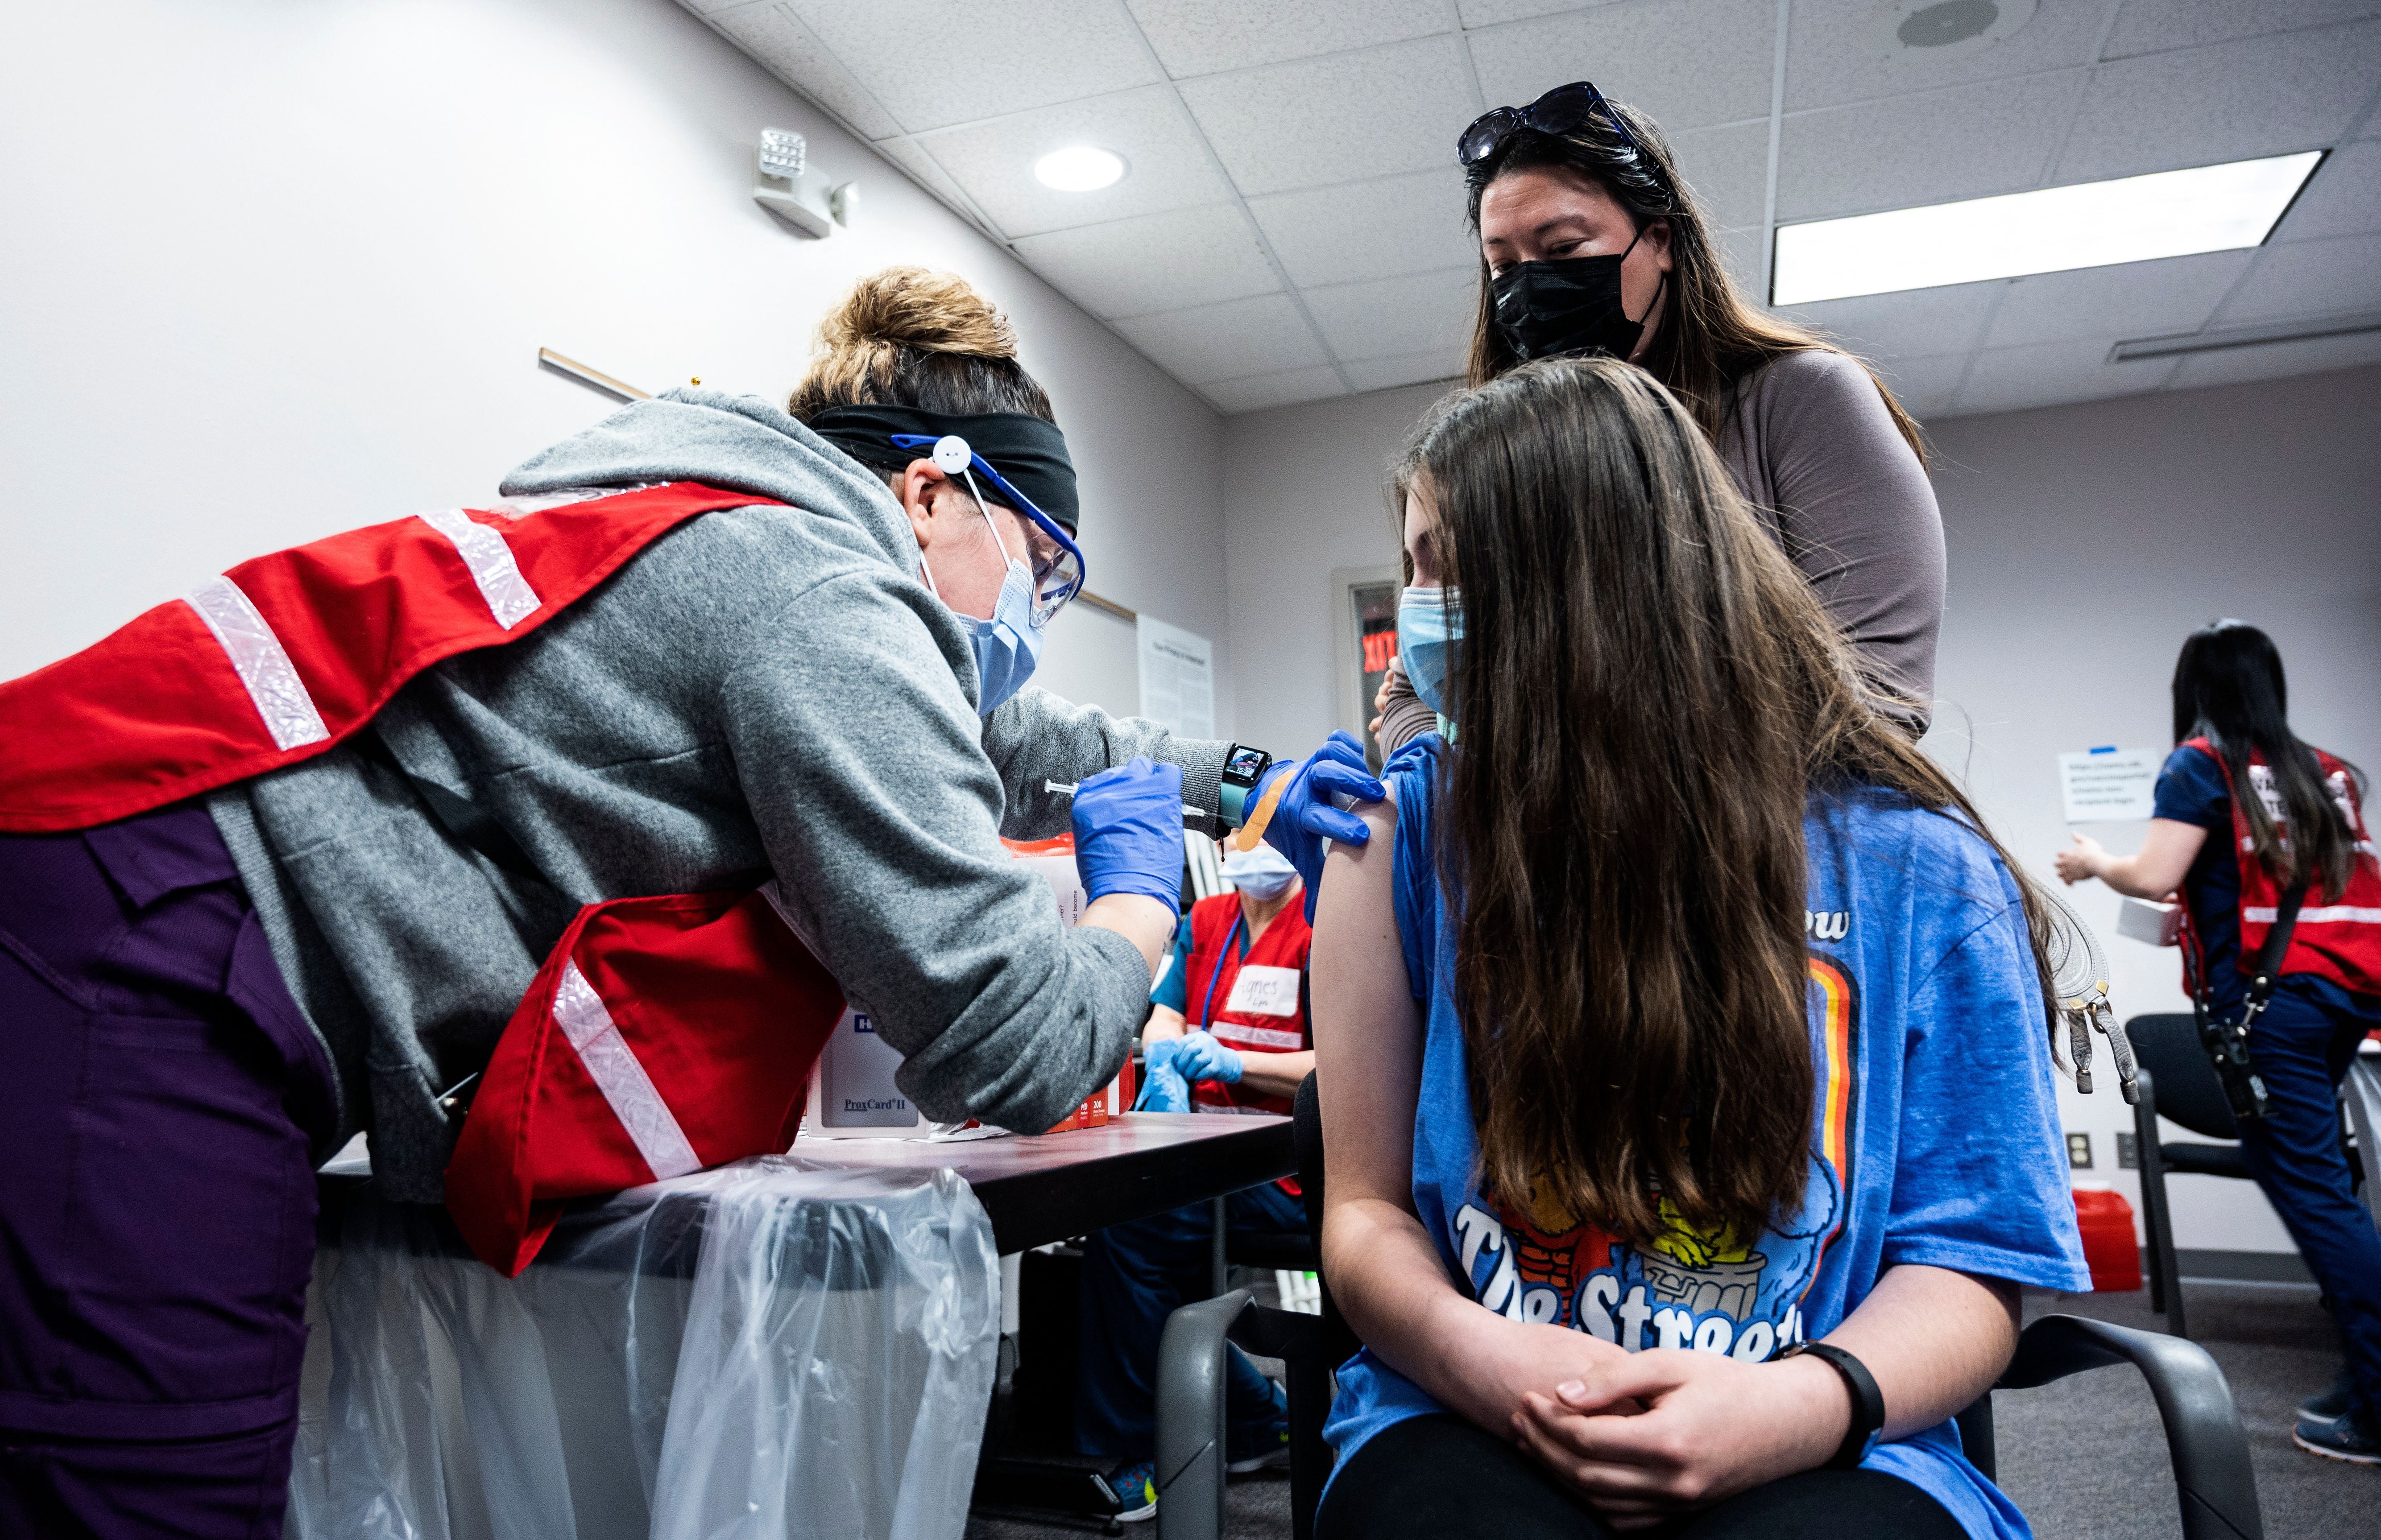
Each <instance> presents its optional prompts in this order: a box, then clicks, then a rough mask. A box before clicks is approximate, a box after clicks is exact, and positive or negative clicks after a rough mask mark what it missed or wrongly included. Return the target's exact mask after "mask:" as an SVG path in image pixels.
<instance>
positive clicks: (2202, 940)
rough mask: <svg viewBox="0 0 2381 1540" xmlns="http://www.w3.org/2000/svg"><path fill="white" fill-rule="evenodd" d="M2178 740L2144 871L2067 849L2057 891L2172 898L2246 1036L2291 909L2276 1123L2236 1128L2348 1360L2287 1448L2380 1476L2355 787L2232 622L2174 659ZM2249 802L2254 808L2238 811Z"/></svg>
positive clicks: (2212, 983)
mask: <svg viewBox="0 0 2381 1540" xmlns="http://www.w3.org/2000/svg"><path fill="white" fill-rule="evenodd" d="M2174 735H2175V739H2176V742H2177V744H2178V746H2177V747H2176V749H2175V751H2174V752H2173V753H2172V754H2170V755H2168V756H2167V761H2166V767H2165V769H2163V770H2160V771H2159V772H2158V782H2157V806H2156V810H2155V814H2154V815H2153V816H2152V818H2151V819H2150V828H2149V837H2148V838H2147V839H2145V840H2144V841H2143V843H2142V848H2141V851H2140V853H2139V854H2138V855H2126V856H2116V855H2109V854H2108V853H2107V852H2106V850H2104V849H2102V848H2101V846H2100V843H2099V842H2098V841H2096V840H2091V839H2086V838H2085V837H2083V836H2082V835H2081V834H2078V835H2077V836H2075V843H2074V845H2073V846H2072V847H2071V848H2070V849H2067V850H2063V851H2060V852H2059V853H2058V856H2057V865H2058V875H2059V877H2060V878H2061V879H2064V880H2066V881H2068V882H2070V883H2073V882H2079V881H2082V879H2085V878H2090V877H2096V878H2098V879H2100V880H2101V881H2103V882H2106V884H2107V885H2108V886H2109V887H2111V888H2114V889H2116V890H2117V891H2118V892H2120V893H2130V894H2131V895H2132V896H2133V897H2135V898H2144V899H2163V898H2166V897H2167V895H2169V894H2171V893H2173V892H2174V891H2176V890H2177V889H2178V888H2179V889H2180V890H2181V892H2182V900H2183V913H2184V917H2185V920H2186V922H2187V930H2188V933H2187V937H2186V943H2185V945H2184V948H2183V969H2184V985H2185V987H2186V988H2189V989H2190V990H2191V991H2192V996H2193V998H2194V999H2195V1000H2197V1001H2198V1002H2199V1003H2200V1005H2201V1007H2202V1009H2204V1010H2205V1011H2206V1012H2207V1013H2209V1016H2210V1019H2211V1020H2215V1021H2224V1022H2230V1021H2239V1020H2240V1019H2241V1010H2242V1006H2243V1003H2244V1001H2245V1000H2246V998H2247V995H2248V983H2247V980H2246V979H2245V978H2244V977H2243V976H2242V974H2243V970H2242V968H2241V949H2242V948H2243V947H2244V946H2245V947H2247V948H2250V949H2251V950H2252V951H2253V952H2254V951H2255V950H2256V949H2259V948H2262V947H2263V946H2265V940H2266V938H2267V936H2268V935H2269V934H2270V933H2271V932H2272V930H2273V928H2274V927H2275V925H2276V924H2277V920H2278V915H2277V910H2278V909H2280V908H2282V907H2286V906H2288V904H2289V902H2290V898H2291V895H2292V894H2293V892H2294V891H2298V890H2303V891H2300V892H2299V893H2298V896H2299V897H2300V899H2301V900H2302V907H2301V908H2300V911H2299V915H2298V920H2297V924H2296V927H2295V928H2293V929H2292V931H2291V932H2290V937H2289V951H2288V952H2285V953H2284V954H2283V956H2282V957H2281V958H2280V960H2279V961H2280V968H2279V977H2278V978H2277V982H2276V984H2275V987H2274V993H2273V998H2272V1000H2270V1001H2269V1002H2268V1003H2267V1004H2266V1005H2265V1009H2264V1010H2263V1011H2262V1012H2260V1013H2258V1015H2257V1017H2256V1019H2255V1020H2254V1022H2253V1023H2252V1024H2251V1025H2250V1029H2249V1059H2250V1062H2251V1064H2252V1065H2253V1067H2254V1069H2255V1070H2256V1072H2257V1073H2258V1074H2259V1076H2260V1077H2262V1078H2263V1079H2264V1081H2265V1091H2266V1097H2267V1107H2268V1110H2267V1113H2266V1115H2265V1117H2263V1118H2249V1119H2243V1120H2241V1158H2243V1160H2245V1161H2246V1162H2247V1164H2248V1167H2249V1172H2250V1174H2251V1175H2252V1176H2253V1177H2255V1178H2256V1179H2257V1185H2258V1186H2259V1187H2261V1188H2263V1189H2264V1190H2265V1196H2266V1198H2267V1199H2268V1200H2269V1201H2271V1202H2272V1204H2273V1206H2274V1211H2275V1212H2276V1213H2277V1214H2279V1215H2281V1217H2282V1222H2283V1223H2284V1224H2286V1225H2288V1226H2289V1231H2290V1238H2291V1239H2292V1240H2293V1241H2295V1242H2297V1243H2298V1248H2299V1255H2302V1256H2303V1257H2305V1258H2306V1262H2307V1267H2309V1269H2310V1270H2312V1271H2313V1272H2314V1276H2315V1281H2316V1282H2318V1283H2320V1284H2322V1285H2323V1291H2324V1294H2325V1296H2326V1298H2328V1299H2329V1300H2330V1301H2331V1308H2332V1313H2333V1315H2334V1316H2336V1317H2337V1318H2338V1322H2339V1329H2340V1335H2341V1336H2342V1338H2344V1339H2345V1340H2346V1343H2347V1348H2348V1364H2347V1367H2346V1368H2345V1370H2344V1371H2343V1372H2342V1373H2341V1375H2340V1377H2339V1380H2338V1383H2337V1384H2335V1385H2334V1386H2333V1387H2332V1388H2331V1389H2330V1390H2329V1391H2327V1392H2326V1393H2325V1394H2324V1395H2321V1396H2318V1397H2316V1398H2314V1400H2313V1401H2308V1402H2307V1403H2305V1404H2304V1405H2302V1406H2301V1407H2300V1408H2299V1413H2300V1420H2299V1425H2298V1427H2297V1429H2296V1432H2295V1437H2296V1439H2297V1442H2298V1445H2299V1447H2300V1448H2301V1449H2306V1450H2308V1451H2309V1452H2311V1453H2314V1454H2320V1455H2327V1456H2329V1457H2330V1458H2332V1459H2335V1460H2348V1461H2356V1462H2357V1463H2360V1464H2366V1465H2372V1464H2381V1234H2376V1233H2375V1231H2374V1228H2373V1219H2372V1216H2371V1215H2370V1214H2369V1213H2367V1212H2366V1211H2365V1208H2364V1206H2363V1204H2361V1203H2359V1202H2358V1201H2357V1199H2356V1194H2355V1190H2354V1184H2353V1182H2352V1180H2351V1178H2350V1172H2349V1169H2348V1157H2347V1155H2346V1154H2345V1152H2343V1151H2342V1150H2341V1149H2340V1147H2339V1105H2338V1085H2339V1083H2340V1081H2341V1079H2342V1078H2344V1077H2345V1076H2346V1075H2347V1073H2348V1067H2349V1065H2350V1063H2351V1062H2353V1061H2354V1060H2355V1057H2356V1047H2357V1044H2359V1043H2360V1042H2362V1041H2363V1038H2364V1035H2365V1034H2366V1033H2367V1032H2370V1031H2372V1030H2374V1029H2375V1028H2376V1027H2381V917H2376V916H2381V862H2376V861H2375V857H2374V854H2373V846H2372V843H2371V837H2370V836H2369V835H2368V834H2366V832H2365V830H2364V815H2363V799H2362V796H2361V793H2360V787H2359V785H2358V782H2359V779H2360V777H2359V775H2358V773H2357V771H2356V770H2354V769H2353V768H2352V767H2350V766H2349V765H2347V764H2345V763H2343V762H2342V761H2340V760H2338V759H2337V758H2333V757H2332V756H2331V755H2328V754H2326V753H2325V752H2324V751H2323V750H2321V749H2319V748H2316V747H2315V746H2314V745H2312V744H2308V743H2305V742H2303V741H2302V740H2301V739H2300V738H2299V737H2298V735H2297V734H2294V733H2292V732H2291V731H2290V722H2289V688H2288V686H2287V685H2286V684H2285V682H2284V680H2283V677H2282V655H2281V653H2280V652H2279V651H2278V650H2277V649H2276V648H2275V646H2274V644H2273V641H2272V639H2271V638H2270V637H2267V636H2266V635H2265V633H2264V632H2263V631H2260V630H2258V629H2257V628H2256V627H2255V626H2253V625H2247V624H2242V623H2241V622H2240V621H2237V620H2220V621H2217V622H2216V623H2215V624H2212V625H2206V626H2203V627H2201V628H2200V629H2199V630H2197V631H2194V632H2192V634H2191V636H2190V637H2189V638H2188V639H2187V640H2185V641H2184V642H2183V644H2182V656H2181V657H2180V659H2179V660H2177V661H2176V663H2175V666H2174ZM2243 786H2251V787H2254V788H2255V790H2256V795H2254V796H2241V795H2240V794H2239V793H2240V791H2241V788H2243ZM2210 834H2213V835H2214V836H2215V838H2213V839H2210V838H2209V837H2208V836H2209V835H2210Z"/></svg>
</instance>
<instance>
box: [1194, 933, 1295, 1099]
mask: <svg viewBox="0 0 2381 1540" xmlns="http://www.w3.org/2000/svg"><path fill="white" fill-rule="evenodd" d="M1244 928H1245V927H1244V925H1243V923H1242V920H1241V916H1240V895H1239V893H1237V892H1228V893H1218V894H1216V895H1215V897H1214V898H1203V899H1201V900H1200V901H1199V902H1198V903H1194V904H1192V905H1191V960H1190V967H1189V969H1188V971H1187V972H1186V973H1185V975H1184V976H1183V985H1184V988H1185V989H1186V991H1187V992H1186V994H1185V995H1184V997H1183V1004H1184V1005H1185V1006H1187V1007H1188V1010H1186V1011H1185V1012H1184V1015H1185V1017H1186V1018H1187V1019H1188V1020H1189V1022H1190V1024H1191V1026H1193V1027H1204V1028H1206V1029H1207V1030H1208V1031H1210V1032H1213V1033H1214V1034H1215V1040H1216V1041H1217V1042H1220V1043H1222V1044H1223V1045H1224V1046H1225V1047H1226V1048H1228V1049H1236V1050H1238V1051H1239V1052H1243V1053H1248V1052H1254V1053H1296V1052H1298V1051H1299V1050H1300V1049H1309V1048H1313V1046H1314V1042H1313V1037H1311V1036H1310V1034H1309V1032H1308V1029H1307V1025H1306V1011H1305V1002H1304V1000H1302V999H1301V991H1300V988H1299V985H1300V980H1302V979H1303V978H1304V977H1305V976H1306V953H1307V949H1308V948H1309V947H1310V946H1311V945H1312V944H1313V940H1314V932H1313V930H1312V929H1310V928H1308V926H1307V923H1306V906H1305V905H1304V904H1302V903H1292V904H1290V905H1289V906H1288V907H1287V908H1285V909H1284V910H1282V912H1281V913H1280V914H1278V915H1276V916H1274V917H1273V923H1272V924H1271V925H1268V926H1266V927H1265V928H1264V935H1262V936H1260V937H1258V938H1257V940H1256V944H1255V945H1254V946H1252V947H1251V948H1249V951H1248V955H1247V956H1245V957H1243V956H1239V955H1237V953H1238V952H1239V939H1240V935H1241V932H1242V930H1243V929H1244ZM1290 1105H1291V1102H1290V1098H1289V1097H1269V1096H1262V1095H1260V1094H1258V1093H1257V1092H1254V1091H1249V1090H1243V1089H1242V1088H1241V1087H1239V1086H1238V1085H1218V1084H1216V1083H1215V1082H1214V1081H1201V1082H1199V1083H1198V1084H1197V1085H1193V1086H1191V1107H1192V1109H1193V1110H1197V1111H1201V1112H1281V1113H1287V1112H1288V1111H1289V1110H1290Z"/></svg>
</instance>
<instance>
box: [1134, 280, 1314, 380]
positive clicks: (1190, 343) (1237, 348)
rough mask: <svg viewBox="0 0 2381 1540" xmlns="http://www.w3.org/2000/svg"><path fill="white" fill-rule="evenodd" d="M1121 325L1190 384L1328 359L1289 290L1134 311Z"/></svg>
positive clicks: (1159, 362) (1137, 343) (1145, 350)
mask: <svg viewBox="0 0 2381 1540" xmlns="http://www.w3.org/2000/svg"><path fill="white" fill-rule="evenodd" d="M1116 328H1117V331H1119V332H1121V333H1124V336H1125V340H1126V341H1127V342H1129V343H1131V344H1132V345H1133V346H1135V347H1137V348H1139V349H1141V350H1142V352H1143V353H1145V354H1147V355H1149V357H1150V358H1151V359H1152V360H1154V362H1155V363H1156V365H1157V367H1158V368H1160V369H1162V370H1166V373H1168V374H1171V375H1173V376H1174V377H1175V378H1176V379H1178V380H1179V381H1181V382H1183V383H1185V384H1190V385H1203V384H1206V383H1209V382H1213V381H1216V380H1232V379H1238V378H1239V377H1241V376H1243V375H1249V374H1273V373H1278V372H1280V371H1281V370H1290V369H1303V368H1306V367H1308V366H1310V365H1313V364H1321V363H1325V362H1328V360H1327V359H1326V358H1325V357H1324V353H1323V347H1322V345H1321V344H1319V343H1317V342H1316V341H1315V340H1314V333H1313V331H1312V330H1310V329H1309V328H1308V326H1307V324H1306V318H1305V317H1303V316H1301V315H1300V314H1299V313H1298V307H1297V306H1295V305H1293V304H1291V303H1290V302H1289V297H1288V295H1281V294H1266V295H1259V296H1258V297H1255V298H1253V299H1234V300H1229V301H1227V302H1226V303H1224V304H1221V305H1202V306H1199V307H1197V308H1196V309H1188V310H1169V311H1167V312H1166V313H1165V314H1163V315H1145V316H1135V317H1134V318H1132V319H1131V320H1129V321H1117V323H1116Z"/></svg>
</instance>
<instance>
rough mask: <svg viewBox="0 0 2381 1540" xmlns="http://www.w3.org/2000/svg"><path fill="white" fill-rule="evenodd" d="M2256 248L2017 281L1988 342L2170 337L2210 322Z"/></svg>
mask: <svg viewBox="0 0 2381 1540" xmlns="http://www.w3.org/2000/svg"><path fill="white" fill-rule="evenodd" d="M2254 255H2255V254H2254V253H2253V252H2248V251H2211V252H2208V253H2206V254H2205V255H2204V256H2198V257H2176V258H2172V259H2170V260H2168V261H2162V262H2122V263H2119V264H2118V265H2117V266H2114V267H2089V268H2084V269H2082V270H2081V271H2079V272H2075V273H2036V274H2035V275H2034V276H2033V277H2031V278H2013V279H2011V280H2009V293H2008V294H2007V295H2006V296H2005V297H2003V298H2002V300H2001V304H2000V309H1997V310H1995V311H1994V312H1993V321H1992V326H1991V328H1990V330H1988V331H1987V332H1986V333H1984V346H1987V347H2019V346H2025V345H2026V344H2029V343H2038V342H2058V341H2061V340H2063V339H2066V338H2069V337H2076V336H2083V335H2087V334H2088V335H2092V336H2101V335H2105V334H2106V333H2115V334H2116V335H2118V336H2120V337H2170V336H2178V335H2180V334H2181V333H2185V332H2196V331H2198V330H2199V329H2200V328H2201V327H2202V326H2204V325H2206V324H2207V319H2208V317H2210V316H2212V315H2214V314H2215V313H2216V306H2218V305H2220V304H2222V303H2223V301H2224V296H2225V295H2226V294H2227V293H2228V292H2229V291H2230V290H2231V287H2232V285H2234V284H2235V283H2237V282H2239V281H2240V277H2241V274H2242V273H2246V272H2247V271H2249V263H2250V261H2252V260H2253V257H2254Z"/></svg>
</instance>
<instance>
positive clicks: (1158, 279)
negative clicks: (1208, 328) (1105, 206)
mask: <svg viewBox="0 0 2381 1540" xmlns="http://www.w3.org/2000/svg"><path fill="white" fill-rule="evenodd" d="M1017 254H1018V255H1019V256H1020V257H1022V258H1024V259H1025V264H1026V265H1027V266H1028V267H1031V268H1032V270H1033V271H1034V272H1036V273H1040V274H1042V276H1043V277H1044V278H1047V279H1049V280H1050V282H1051V283H1053V284H1055V285H1057V287H1058V288H1059V289H1060V290H1061V291H1062V292H1063V293H1065V294H1066V296H1067V297H1068V298H1069V299H1072V300H1073V301H1075V303H1077V304H1078V305H1081V306H1082V307H1084V308H1085V309H1089V310H1091V311H1092V312H1093V314H1095V315H1100V316H1105V317H1106V318H1107V319H1109V320H1111V321H1113V320H1115V319H1117V317H1119V316H1134V315H1148V314H1150V313H1152V312H1154V311H1157V310H1178V309H1184V308H1186V307H1189V306H1192V305H1210V304H1214V303H1215V302H1216V301H1218V300H1224V299H1241V298H1245V297H1248V296H1250V295H1252V294H1272V293H1276V292H1278V291H1279V290H1280V288H1281V280H1280V279H1279V278H1278V277H1276V275H1275V273H1274V271H1273V264H1272V263H1270V262H1268V261H1265V258H1264V249H1263V248H1262V247H1260V246H1258V245H1257V237H1256V234H1255V232H1254V231H1252V230H1251V229H1250V228H1249V221H1248V216H1247V215H1245V214H1243V213H1241V212H1240V211H1239V208H1237V207H1236V206H1234V205H1232V204H1229V203H1210V204H1208V205H1207V206H1206V207H1205V208H1203V209H1175V210H1170V211H1168V212H1165V213H1157V214H1143V215H1142V216H1141V217H1140V218H1138V219H1120V220H1117V221H1116V222H1115V223H1113V224H1087V225H1084V226H1083V227H1082V228H1081V229H1075V230H1059V231H1056V232H1054V233H1052V234H1050V235H1046V236H1027V237H1025V238H1024V239H1023V240H1020V241H1019V242H1018V243H1017Z"/></svg>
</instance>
